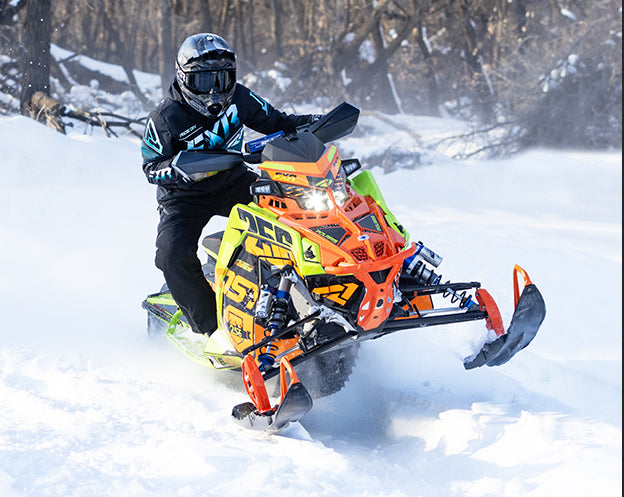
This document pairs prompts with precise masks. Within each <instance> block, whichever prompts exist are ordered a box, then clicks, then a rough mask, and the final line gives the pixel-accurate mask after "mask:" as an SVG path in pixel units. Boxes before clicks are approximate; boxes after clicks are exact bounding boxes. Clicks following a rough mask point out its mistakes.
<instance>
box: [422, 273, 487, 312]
mask: <svg viewBox="0 0 624 497" xmlns="http://www.w3.org/2000/svg"><path fill="white" fill-rule="evenodd" d="M411 275H412V276H414V277H415V278H417V279H418V280H419V282H420V283H421V284H422V285H431V286H433V285H450V284H451V280H448V281H447V282H446V283H441V281H442V275H441V274H436V273H435V272H434V271H431V270H430V269H427V268H426V267H425V265H424V264H423V263H422V261H418V263H417V264H416V267H415V268H414V270H413V271H412V272H411ZM449 296H450V298H451V304H454V303H455V302H457V301H459V308H460V309H465V308H466V307H470V306H472V305H476V304H475V302H474V300H472V295H470V294H469V293H468V290H464V291H462V292H456V291H455V290H451V289H450V288H447V289H446V290H445V291H444V292H443V293H442V297H443V298H449Z"/></svg>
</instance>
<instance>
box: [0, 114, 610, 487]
mask: <svg viewBox="0 0 624 497" xmlns="http://www.w3.org/2000/svg"><path fill="white" fill-rule="evenodd" d="M401 119H404V121H403V122H404V123H405V124H406V127H411V129H412V130H413V131H414V132H417V133H418V136H415V135H414V133H412V134H410V133H407V132H401V133H399V132H396V131H393V130H391V129H388V127H387V126H385V127H384V125H383V122H382V121H379V120H376V118H375V117H374V116H363V119H362V125H361V129H363V130H365V132H366V133H365V135H364V136H361V137H357V136H354V137H350V138H347V139H344V140H342V141H341V142H340V143H339V145H340V146H341V148H342V149H343V150H344V152H343V156H345V157H350V156H353V155H355V154H356V153H357V150H359V149H360V148H361V151H362V153H363V154H364V155H372V154H374V153H375V152H376V151H377V153H379V152H381V151H382V150H383V148H382V147H384V146H387V145H388V144H389V143H394V140H392V137H391V136H390V135H393V136H394V135H396V136H397V138H396V141H398V142H400V143H398V144H397V146H401V147H402V148H403V149H405V150H410V149H413V150H414V151H415V152H416V151H420V152H423V151H427V153H423V157H425V158H426V159H427V160H426V161H425V164H424V165H422V166H418V167H416V168H414V169H409V170H408V169H398V170H396V171H394V172H392V173H389V174H383V171H381V170H380V169H376V170H374V173H375V175H376V178H377V181H378V183H379V185H380V187H381V190H382V191H383V192H385V194H386V200H387V203H388V204H389V206H390V208H391V209H392V210H393V212H394V214H395V215H396V216H397V217H398V218H399V219H400V220H401V222H402V223H403V224H404V226H405V227H406V228H407V229H408V231H409V232H410V233H411V234H412V239H413V240H414V241H417V240H422V241H423V242H424V243H425V244H426V245H427V246H429V247H430V248H432V249H433V250H434V251H435V252H436V253H438V254H440V255H441V256H443V257H444V262H443V263H442V265H441V266H440V272H441V273H442V274H443V275H444V276H446V277H448V278H450V279H453V280H456V281H480V282H481V283H482V284H483V286H484V287H485V288H487V289H488V291H489V292H490V293H491V294H492V295H493V296H494V297H495V299H496V300H497V302H498V304H499V307H500V308H501V312H502V314H503V319H504V321H505V323H508V322H509V319H510V317H511V312H512V306H513V291H512V268H513V264H515V263H518V264H521V265H522V266H523V267H524V268H525V269H526V270H527V271H528V273H529V274H530V276H531V278H532V279H533V281H534V282H535V283H536V284H537V286H538V287H539V288H540V290H541V292H542V294H543V295H544V298H545V301H546V306H547V316H546V319H545V321H544V324H543V325H542V329H541V330H540V333H539V334H538V335H537V337H536V338H535V340H534V341H533V342H532V343H531V345H530V346H529V347H528V348H527V349H526V350H524V351H522V352H521V353H520V354H518V355H517V356H516V357H515V358H514V359H513V360H512V361H511V362H509V363H508V364H506V365H504V366H501V367H497V368H480V369H478V370H473V371H465V370H464V368H463V366H462V359H463V357H465V356H468V355H470V354H471V353H473V352H474V351H475V350H476V349H477V348H478V347H479V346H480V344H481V342H482V340H483V339H484V338H485V337H486V336H487V334H486V331H485V329H484V327H483V325H482V323H463V324H459V325H455V326H447V327H436V328H431V329H426V330H411V331H402V332H399V333H396V334H394V335H392V336H389V337H384V338H382V339H380V340H375V341H372V342H368V343H365V344H364V345H363V347H362V350H361V354H360V357H359V359H358V364H357V366H356V369H355V371H354V373H353V375H352V377H351V379H350V380H349V382H348V383H347V385H346V387H345V388H344V389H343V390H342V391H340V392H339V393H337V394H334V395H333V396H330V397H328V398H324V399H319V400H317V401H316V402H315V406H314V408H313V410H312V411H311V412H310V413H308V414H307V415H306V417H304V419H303V420H302V423H301V424H297V425H293V426H291V427H289V428H288V429H287V430H286V431H284V432H283V433H282V434H281V435H279V436H269V435H266V434H262V433H256V432H253V431H247V430H244V429H243V428H240V427H238V426H237V425H235V424H234V423H233V422H232V421H231V420H230V410H231V408H232V406H233V405H235V404H237V403H240V402H244V401H245V400H246V396H245V394H244V392H243V390H242V389H241V387H240V383H239V381H238V376H236V375H232V376H230V375H227V374H224V373H218V372H215V371H211V370H207V369H205V368H202V367H201V366H199V365H196V364H194V363H192V362H190V361H188V360H187V359H186V358H185V357H183V356H182V354H180V353H179V352H178V351H177V350H176V349H175V348H174V347H173V346H171V347H167V346H164V347H157V346H155V345H154V344H153V343H151V342H149V341H148V340H147V337H146V334H145V311H143V310H142V309H141V307H140V303H141V301H142V300H143V298H144V297H145V296H146V295H147V294H148V293H152V292H155V291H157V290H158V289H159V288H160V285H161V275H160V273H159V271H158V270H157V269H156V268H155V267H154V266H153V258H154V239H155V230H156V223H157V220H158V216H157V212H156V204H155V190H154V188H153V187H152V186H151V185H149V184H148V183H147V182H146V181H145V178H144V176H143V173H142V172H141V168H140V152H139V143H138V140H136V139H135V138H131V137H121V138H119V139H107V138H104V137H102V136H100V135H99V134H98V133H93V134H92V135H91V136H86V135H85V134H80V133H78V132H75V133H74V134H70V135H68V136H64V135H61V134H58V133H55V132H54V131H52V130H50V129H48V128H46V127H44V126H42V125H40V124H38V123H36V122H34V121H32V120H29V119H26V118H23V117H2V118H0V149H1V150H2V163H3V167H2V168H0V189H1V193H0V208H1V210H2V212H3V214H4V215H3V216H2V218H1V219H0V239H1V240H2V241H3V242H2V244H1V245H0V260H2V261H3V265H2V271H1V272H0V288H1V290H0V302H1V306H2V316H3V319H2V326H1V328H0V337H1V340H0V399H1V400H0V495H3V496H6V497H25V496H27V497H35V496H36V497H48V496H50V497H52V496H54V497H57V496H58V497H70V496H71V497H82V496H89V497H92V496H98V497H104V496H115V497H125V496H127V497H156V496H163V497H165V496H166V497H172V496H179V497H194V496H198V495H215V496H216V495H245V494H251V493H253V494H258V493H262V494H267V495H276V496H289V497H292V496H362V497H363V496H367V497H372V496H384V497H404V496H410V497H442V496H444V497H446V496H451V497H459V496H461V497H552V496H557V495H565V496H566V497H577V496H578V497H586V496H587V495H597V496H601V497H615V496H619V495H621V493H622V483H621V482H622V480H621V477H622V472H621V463H622V444H621V440H622V431H621V426H622V410H621V401H622V382H621V374H622V371H621V368H622V356H621V349H622V321H621V310H622V308H621V298H622V291H621V283H622V280H621V271H622V257H621V253H622V229H621V227H622V217H621V208H622V190H621V184H622V183H621V180H622V169H621V160H622V155H621V151H617V152H612V153H590V152H578V151H553V150H533V151H529V152H526V153H523V154H522V155H518V156H516V157H513V158H511V159H507V160H499V161H477V160H474V161H469V162H457V161H453V160H451V159H449V155H448V154H445V153H442V152H441V151H440V150H437V151H434V150H432V149H427V148H426V144H428V143H433V142H436V141H437V140H438V139H439V138H440V137H441V136H443V135H444V133H447V132H448V131H447V130H448V129H455V128H456V127H457V126H458V124H457V123H453V122H448V121H442V120H435V119H429V118H422V117H417V116H401ZM384 133H385V135H384ZM390 140H392V141H390ZM410 140H411V141H410ZM445 152H448V151H445ZM223 225H224V220H222V219H218V220H214V221H213V222H211V224H210V226H209V228H208V229H207V231H210V230H211V229H217V228H219V227H222V226H223Z"/></svg>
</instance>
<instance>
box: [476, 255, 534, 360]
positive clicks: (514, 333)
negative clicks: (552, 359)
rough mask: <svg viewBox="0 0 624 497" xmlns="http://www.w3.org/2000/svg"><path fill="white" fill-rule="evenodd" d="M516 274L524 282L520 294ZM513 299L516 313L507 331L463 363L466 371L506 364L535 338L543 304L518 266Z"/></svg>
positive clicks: (529, 280)
mask: <svg viewBox="0 0 624 497" xmlns="http://www.w3.org/2000/svg"><path fill="white" fill-rule="evenodd" d="M518 273H520V274H522V276H523V277H524V282H525V286H524V289H523V290H522V294H521V295H519V290H518V279H517V275H518ZM514 300H515V311H514V313H513V316H512V318H511V323H510V324H509V329H508V330H507V332H506V333H504V332H503V333H501V334H500V335H499V336H498V337H497V338H496V340H494V341H493V342H490V343H486V344H485V345H484V346H483V348H482V349H481V350H480V351H479V352H478V353H477V354H475V355H474V356H472V357H467V358H466V359H465V360H464V367H465V368H466V369H474V368H477V367H480V366H484V365H487V366H500V365H502V364H505V363H506V362H507V361H509V359H511V358H512V357H513V356H514V355H515V354H516V353H518V352H519V351H521V350H522V349H523V348H525V347H526V346H527V345H529V343H531V340H533V338H535V335H536V334H537V331H538V330H539V327H540V326H541V324H542V322H543V321H544V318H545V317H546V304H545V303H544V299H543V297H542V294H541V293H540V291H539V290H538V289H537V287H536V286H535V285H534V284H533V283H532V282H531V279H530V278H529V275H528V274H527V272H526V271H525V270H524V269H522V268H521V267H520V266H518V265H517V264H516V265H515V267H514ZM497 335H498V333H497Z"/></svg>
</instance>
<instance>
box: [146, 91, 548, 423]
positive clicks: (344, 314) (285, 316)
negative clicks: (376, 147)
mask: <svg viewBox="0 0 624 497" xmlns="http://www.w3.org/2000/svg"><path fill="white" fill-rule="evenodd" d="M358 117H359V109H357V108H356V107H354V106H352V105H350V104H348V103H343V104H341V105H339V106H338V107H336V108H334V109H333V110H332V111H331V112H329V113H328V114H326V115H324V116H323V117H322V118H321V119H319V120H318V121H316V122H315V123H313V124H311V125H306V126H303V127H301V128H298V129H297V131H296V132H295V133H291V134H284V133H276V134H274V135H269V136H266V137H263V138H260V139H257V140H253V141H250V142H248V143H247V144H246V145H245V152H244V153H243V152H240V151H235V152H234V151H219V152H215V151H210V152H202V151H197V152H196V153H193V154H186V157H185V159H184V160H179V161H178V163H177V167H178V168H180V169H181V170H182V171H183V172H184V174H186V175H188V176H189V177H191V178H193V179H201V178H202V177H205V176H206V174H207V173H208V172H210V171H214V170H222V169H227V168H231V167H235V166H237V165H240V164H241V163H246V164H255V167H256V169H257V170H258V171H259V173H260V178H259V179H258V180H257V181H256V183H254V184H253V185H252V186H251V193H252V195H253V198H254V201H253V202H252V203H250V204H248V205H242V204H237V205H235V206H234V207H233V208H232V210H231V212H230V215H229V218H228V221H227V225H226V228H225V230H224V231H222V232H219V233H214V234H211V235H209V236H207V237H205V238H204V239H203V241H202V245H203V249H204V250H205V255H206V258H207V262H206V263H205V264H204V266H203V270H204V274H205V276H206V278H207V280H208V281H209V283H210V284H211V286H212V287H213V289H214V291H215V293H216V299H217V309H218V323H219V328H218V330H217V331H216V332H215V333H214V334H213V335H212V336H211V337H210V338H206V337H204V336H200V337H201V338H202V339H203V340H197V337H198V335H197V334H195V333H192V332H191V331H190V327H189V325H188V323H187V322H186V320H185V318H184V316H183V314H182V312H181V311H180V310H179V308H178V307H177V305H176V303H175V300H174V299H173V298H172V296H171V294H170V293H169V291H168V289H167V287H166V285H165V286H163V288H162V289H161V291H160V292H158V293H155V294H152V295H149V296H148V297H147V298H146V299H145V301H144V302H143V307H144V308H145V309H146V310H147V312H148V334H150V335H158V334H160V335H163V334H164V335H166V336H167V338H169V339H170V340H171V341H172V342H173V343H174V344H176V345H177V346H178V347H179V348H180V349H181V350H182V351H184V353H186V354H187V355H188V356H189V357H190V358H192V359H193V360H195V361H197V362H199V363H201V364H204V365H206V366H209V367H212V368H215V369H218V370H230V371H237V372H238V374H241V373H242V379H243V384H244V386H245V389H246V391H247V393H248V394H249V397H250V399H251V402H244V403H242V404H240V405H237V406H235V407H234V409H233V411H232V417H233V419H234V420H235V421H237V422H239V423H240V424H242V425H244V426H247V427H251V428H255V429H261V430H268V431H272V432H277V431H279V430H281V429H283V428H285V427H286V426H288V425H289V423H291V422H294V421H298V420H300V419H301V418H302V416H303V415H305V414H306V413H307V412H308V411H309V410H310V408H311V407H312V404H313V398H320V397H323V396H327V395H330V394H332V393H334V392H336V391H338V390H340V389H341V388H342V386H343V385H344V383H345V382H346V381H347V379H348V377H349V374H350V373H351V370H352V368H353V365H354V363H355V360H356V357H357V350H358V347H359V345H360V343H361V342H362V341H364V340H369V339H376V338H379V337H382V336H384V335H388V334H390V333H395V332H397V331H399V330H417V329H419V328H423V327H428V326H441V325H449V324H452V323H461V322H465V321H473V320H482V321H484V323H485V326H486V327H487V329H488V330H490V335H491V336H492V338H494V337H495V339H493V340H492V341H490V342H489V343H485V344H484V345H483V348H482V349H481V350H480V351H479V352H478V353H477V354H475V355H474V356H472V357H468V358H466V359H465V360H464V366H465V368H466V369H473V368H476V367H479V366H484V365H487V366H499V365H502V364H505V363H506V362H507V361H509V360H510V359H511V358H512V357H513V356H514V355H515V354H516V353H517V352H518V351H520V350H522V349H524V348H525V347H526V346H527V345H528V344H529V343H530V342H531V340H532V339H533V338H534V337H535V335H536V333H537V332H538V329H539V327H540V325H541V323H542V321H543V320H544V317H545V312H546V311H545V303H544V300H543V298H542V296H541V294H540V292H539V290H538V289H537V287H536V286H535V285H534V284H533V283H532V281H531V279H530V278H529V275H528V274H527V272H526V271H525V270H524V269H523V268H522V267H520V266H518V265H516V266H515V267H514V269H513V285H514V303H515V311H514V313H513V316H512V319H511V323H510V325H509V327H508V328H507V329H505V327H504V326H503V322H502V318H501V314H500V312H499V310H498V307H497V305H496V303H495V301H494V299H493V298H492V297H491V296H490V294H489V293H488V292H487V290H485V289H483V288H481V285H480V283H478V282H451V281H446V282H443V281H442V276H441V275H440V274H439V273H438V272H436V271H438V269H437V268H438V267H439V265H440V263H441V262H442V258H441V257H440V256H439V255H438V254H436V253H435V252H434V251H433V250H431V249H430V248H428V247H427V246H426V245H425V244H423V243H422V242H420V241H418V242H413V241H410V236H409V234H408V233H407V232H406V230H405V229H404V227H403V226H402V225H401V224H400V222H399V220H397V219H396V218H395V217H394V216H393V215H392V213H391V212H390V210H389V208H388V206H387V205H386V202H385V201H384V198H383V196H382V194H381V191H380V189H379V187H378V186H377V183H376V182H375V179H374V177H373V175H372V173H371V172H370V171H369V170H363V169H362V167H361V164H360V162H359V160H358V159H357V158H348V159H343V158H341V157H340V155H339V153H338V149H337V148H336V146H335V145H333V144H331V143H330V142H332V141H334V140H337V139H339V138H342V137H344V136H347V135H348V134H350V133H351V132H352V131H353V130H354V129H355V127H356V124H357V121H358ZM521 280H522V281H521ZM521 283H522V287H521V286H520V284H521ZM272 379H274V380H272ZM269 380H272V382H271V383H272V388H273V389H272V390H271V391H272V394H271V397H273V396H277V395H279V400H278V401H277V402H276V403H272V402H271V400H270V396H269V394H268V391H269V390H270V389H269V390H268V389H267V388H268V386H269V383H268V382H269Z"/></svg>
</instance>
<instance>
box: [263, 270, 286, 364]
mask: <svg viewBox="0 0 624 497" xmlns="http://www.w3.org/2000/svg"><path fill="white" fill-rule="evenodd" d="M292 283H293V275H292V274H291V272H290V271H286V272H284V273H282V277H281V279H280V283H279V286H278V288H277V289H276V290H275V289H273V290H274V291H275V293H274V294H273V292H271V290H272V289H271V287H267V288H266V291H267V292H269V293H271V295H272V298H269V297H267V299H269V304H270V309H268V310H267V309H262V307H261V309H260V312H261V313H264V314H265V315H266V317H267V325H266V328H265V332H264V333H265V336H272V335H274V334H275V333H276V332H277V331H279V330H281V329H282V328H283V327H284V325H285V324H286V317H287V314H288V305H289V304H290V288H291V286H292ZM267 311H268V312H267ZM256 312H258V309H256ZM258 317H261V316H258ZM263 349H265V350H264V351H261V353H260V355H258V361H259V362H260V366H259V367H260V370H262V371H266V370H267V369H269V368H271V367H272V366H273V364H274V363H275V354H274V352H275V350H276V347H275V346H274V345H273V343H272V342H269V343H267V344H266V345H265V347H263Z"/></svg>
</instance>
